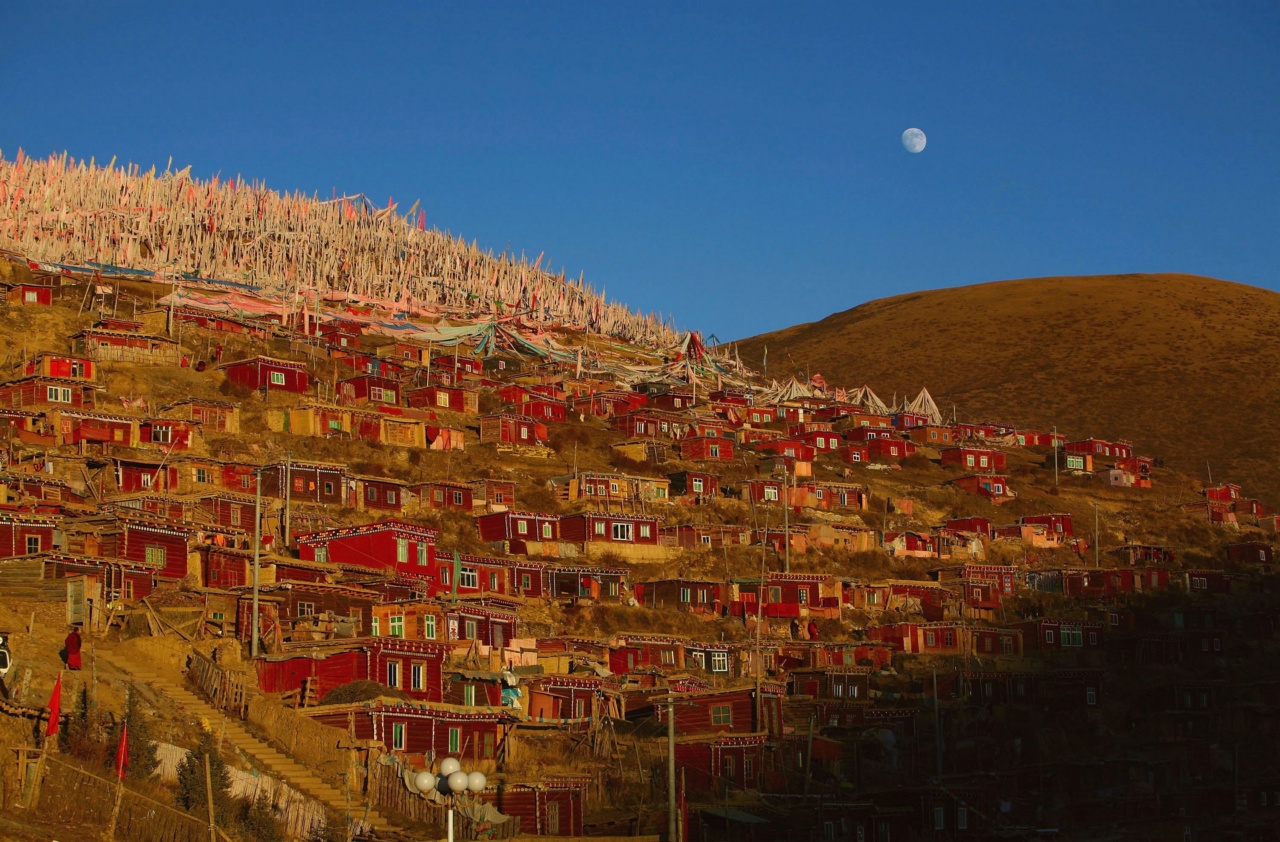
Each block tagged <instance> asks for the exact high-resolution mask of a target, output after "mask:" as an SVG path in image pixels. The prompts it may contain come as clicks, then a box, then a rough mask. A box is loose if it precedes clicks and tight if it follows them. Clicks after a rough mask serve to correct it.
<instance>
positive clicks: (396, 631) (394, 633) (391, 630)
mask: <svg viewBox="0 0 1280 842" xmlns="http://www.w3.org/2000/svg"><path fill="white" fill-rule="evenodd" d="M387 636H388V637H404V615H403V614H392V615H391V616H390V617H389V618H387Z"/></svg>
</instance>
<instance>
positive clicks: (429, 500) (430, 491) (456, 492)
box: [412, 480, 475, 512]
mask: <svg viewBox="0 0 1280 842" xmlns="http://www.w3.org/2000/svg"><path fill="white" fill-rule="evenodd" d="M412 488H413V491H414V493H415V494H417V495H418V499H419V500H420V501H421V503H420V504H421V506H422V508H424V509H460V510H461V511H464V512H469V511H471V509H472V508H473V507H474V506H475V491H474V489H473V488H472V487H471V486H470V485H464V484H462V483H459V482H445V481H443V480H440V481H434V482H424V483H419V484H417V485H414V486H412Z"/></svg>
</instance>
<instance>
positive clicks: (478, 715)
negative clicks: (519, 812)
mask: <svg viewBox="0 0 1280 842" xmlns="http://www.w3.org/2000/svg"><path fill="white" fill-rule="evenodd" d="M384 683H385V682H384ZM300 712H301V713H304V714H305V715H307V716H309V717H311V718H312V719H314V720H316V721H317V722H320V723H322V724H325V725H332V726H334V727H335V728H338V729H340V730H342V731H348V730H351V731H353V732H354V737H355V738H356V739H358V740H378V741H379V742H381V743H382V744H383V745H385V746H386V747H387V748H388V749H389V750H391V751H392V752H394V753H396V754H400V755H404V756H406V757H408V758H413V759H414V760H416V762H417V764H422V763H423V760H424V757H425V756H428V755H429V756H431V757H434V758H436V759H440V758H443V757H456V758H459V759H462V760H464V761H469V762H470V763H471V764H475V763H477V762H482V761H494V760H496V759H497V758H498V756H499V747H500V746H501V745H502V744H503V742H504V741H505V739H506V736H507V733H508V731H509V730H510V729H511V727H512V725H513V724H514V722H515V719H516V717H515V716H514V715H513V714H512V713H510V712H509V711H506V710H503V709H501V708H479V707H464V706H461V705H445V704H438V703H432V702H397V701H393V700H389V699H382V700H378V701H374V702H362V703H359V704H353V705H320V706H319V707H314V708H303V709H301V710H300Z"/></svg>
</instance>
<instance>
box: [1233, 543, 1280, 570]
mask: <svg viewBox="0 0 1280 842" xmlns="http://www.w3.org/2000/svg"><path fill="white" fill-rule="evenodd" d="M1226 552H1227V561H1230V562H1234V563H1235V564H1251V565H1252V564H1256V565H1260V566H1263V567H1270V566H1271V565H1272V563H1274V562H1275V549H1274V548H1273V547H1272V546H1271V545H1270V544H1268V543H1266V542H1265V541H1241V542H1239V543H1237V544H1228V545H1227V550H1226Z"/></svg>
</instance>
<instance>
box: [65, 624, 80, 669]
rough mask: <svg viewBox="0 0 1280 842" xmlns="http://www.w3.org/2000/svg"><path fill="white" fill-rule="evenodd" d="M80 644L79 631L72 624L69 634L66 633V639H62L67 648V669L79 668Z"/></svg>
mask: <svg viewBox="0 0 1280 842" xmlns="http://www.w3.org/2000/svg"><path fill="white" fill-rule="evenodd" d="M80 644H81V641H80V631H79V630H78V629H76V628H75V627H74V626H72V628H71V634H69V635H67V639H66V640H65V641H63V645H64V646H66V649H67V668H68V669H73V670H78V669H80Z"/></svg>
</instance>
